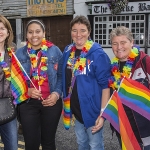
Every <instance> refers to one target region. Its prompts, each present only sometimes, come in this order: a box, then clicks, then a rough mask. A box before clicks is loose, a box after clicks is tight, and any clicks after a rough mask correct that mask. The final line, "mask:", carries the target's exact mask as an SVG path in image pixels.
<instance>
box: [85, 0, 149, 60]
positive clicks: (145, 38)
mask: <svg viewBox="0 0 150 150" xmlns="http://www.w3.org/2000/svg"><path fill="white" fill-rule="evenodd" d="M87 4H88V5H89V3H87ZM90 5H91V14H90V15H88V18H89V20H90V22H91V24H92V28H93V30H92V31H93V32H92V38H93V40H94V41H95V42H98V43H100V44H101V45H102V47H103V48H104V49H105V51H106V52H107V53H108V55H109V56H110V57H113V54H112V51H111V45H110V40H109V33H110V32H111V30H112V29H113V28H116V27H117V26H126V27H128V28H129V29H130V30H131V31H132V33H133V36H134V43H135V44H137V45H139V46H140V47H141V50H143V51H145V52H146V53H148V54H150V1H137V2H135V1H134V2H128V4H127V5H126V6H125V7H124V8H123V9H122V10H121V12H120V13H117V14H112V10H111V9H110V5H109V3H104V2H103V3H102V2H96V3H92V4H90Z"/></svg>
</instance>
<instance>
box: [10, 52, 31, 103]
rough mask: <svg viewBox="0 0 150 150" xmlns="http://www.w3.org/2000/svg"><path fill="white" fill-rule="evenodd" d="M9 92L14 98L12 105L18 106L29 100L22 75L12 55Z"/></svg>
mask: <svg viewBox="0 0 150 150" xmlns="http://www.w3.org/2000/svg"><path fill="white" fill-rule="evenodd" d="M11 91H12V95H13V96H14V101H13V103H14V104H19V103H21V102H23V101H25V100H27V99H28V98H29V96H28V95H27V92H28V86H27V83H26V79H25V76H24V73H23V72H22V70H21V67H20V66H19V63H18V62H17V60H16V58H15V56H14V55H12V57H11Z"/></svg>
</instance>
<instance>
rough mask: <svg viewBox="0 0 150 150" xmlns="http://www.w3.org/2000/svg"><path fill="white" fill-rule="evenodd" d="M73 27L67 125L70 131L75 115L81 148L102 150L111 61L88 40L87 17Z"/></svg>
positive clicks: (66, 76) (66, 80) (66, 64)
mask: <svg viewBox="0 0 150 150" xmlns="http://www.w3.org/2000/svg"><path fill="white" fill-rule="evenodd" d="M70 28H71V37H72V40H73V43H72V44H70V45H68V46H66V48H65V50H64V53H63V96H64V125H65V128H66V129H69V126H70V119H71V117H72V114H73V115H74V116H75V133H76V137H77V143H78V149H79V150H89V149H90V150H103V149H104V145H103V128H101V127H103V123H104V118H103V117H101V115H100V114H101V112H102V111H103V109H104V107H105V105H106V103H107V101H108V99H109V96H110V94H109V88H108V78H109V77H110V60H109V58H108V56H107V54H106V53H105V52H104V51H103V49H102V47H101V46H100V44H98V43H96V42H93V41H92V40H91V39H90V38H89V36H90V32H91V26H90V22H89V20H88V19H87V18H86V17H85V16H76V17H75V18H74V19H73V20H72V21H71V23H70ZM100 128H101V129H100Z"/></svg>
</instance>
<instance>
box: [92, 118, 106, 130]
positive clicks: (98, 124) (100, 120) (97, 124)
mask: <svg viewBox="0 0 150 150" xmlns="http://www.w3.org/2000/svg"><path fill="white" fill-rule="evenodd" d="M103 125H104V118H103V117H101V116H98V118H97V120H96V122H95V126H93V128H92V133H95V132H97V131H98V130H100V129H101V127H102V126H103Z"/></svg>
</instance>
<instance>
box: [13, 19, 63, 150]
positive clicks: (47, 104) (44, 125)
mask: <svg viewBox="0 0 150 150" xmlns="http://www.w3.org/2000/svg"><path fill="white" fill-rule="evenodd" d="M45 31H46V30H45V25H44V24H43V22H42V21H40V20H37V19H33V20H30V21H29V22H28V23H27V27H26V36H27V40H28V41H27V44H26V45H25V46H24V47H22V48H20V49H18V50H17V51H16V56H17V57H18V59H19V61H20V62H21V64H22V66H23V68H24V70H25V71H26V73H27V74H28V76H29V77H30V78H31V79H30V81H29V82H28V95H29V96H30V99H28V100H27V101H25V102H23V103H21V104H20V106H19V115H20V117H19V119H20V122H21V125H22V129H23V136H24V140H25V149H26V150H39V147H40V144H41V146H42V149H43V150H48V149H49V150H56V146H55V134H56V130H57V126H58V122H59V119H60V115H61V112H62V100H61V98H60V96H61V95H62V52H61V51H60V49H59V48H58V47H57V46H55V45H54V44H53V43H51V42H49V41H47V40H46V39H45V38H44V37H45Z"/></svg>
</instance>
